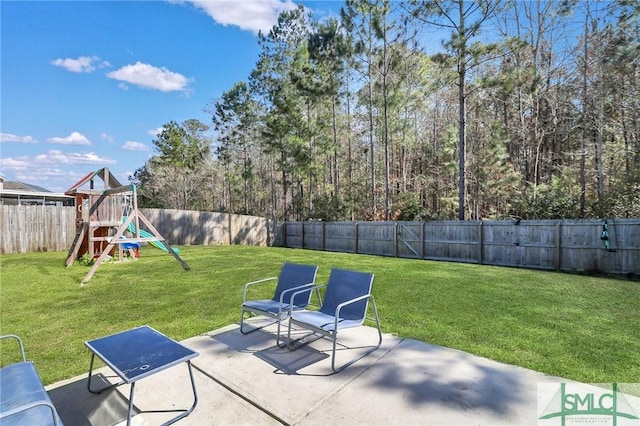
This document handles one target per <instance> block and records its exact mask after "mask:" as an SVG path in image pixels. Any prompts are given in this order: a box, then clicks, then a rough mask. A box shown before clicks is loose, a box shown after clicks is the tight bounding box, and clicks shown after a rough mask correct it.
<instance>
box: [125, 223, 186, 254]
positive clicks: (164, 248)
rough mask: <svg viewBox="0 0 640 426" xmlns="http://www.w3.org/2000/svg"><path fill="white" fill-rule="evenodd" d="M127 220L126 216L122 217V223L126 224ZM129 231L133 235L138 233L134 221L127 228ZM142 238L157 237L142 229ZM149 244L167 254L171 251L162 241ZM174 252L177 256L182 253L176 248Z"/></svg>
mask: <svg viewBox="0 0 640 426" xmlns="http://www.w3.org/2000/svg"><path fill="white" fill-rule="evenodd" d="M126 220H127V217H126V216H123V217H122V222H123V223H124V222H126ZM127 230H128V231H129V232H131V233H132V234H135V233H136V226H135V225H134V224H133V221H131V222H130V223H129V226H127ZM140 236H141V237H142V238H155V236H154V235H153V234H152V233H150V232H147V231H145V230H144V229H141V230H140ZM149 244H151V245H152V246H154V247H155V248H158V249H160V250H162V251H166V252H167V253H168V252H169V249H167V246H165V245H164V244H162V241H149ZM173 251H175V252H176V254H178V253H180V252H179V251H178V249H176V248H174V249H173Z"/></svg>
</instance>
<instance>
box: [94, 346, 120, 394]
mask: <svg viewBox="0 0 640 426" xmlns="http://www.w3.org/2000/svg"><path fill="white" fill-rule="evenodd" d="M95 357H96V354H95V353H93V352H91V363H90V364H89V378H88V379H87V390H88V391H89V392H91V393H93V394H95V395H100V394H101V393H102V392H104V391H105V390H107V389H111V388H113V387H116V386H120V385H121V384H123V383H125V382H124V381H122V382H120V383H116V384H113V385H109V386H107V387H104V388H102V389H100V390H93V389H91V378H92V376H93V374H92V373H93V360H94V359H95Z"/></svg>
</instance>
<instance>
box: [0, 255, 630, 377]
mask: <svg viewBox="0 0 640 426" xmlns="http://www.w3.org/2000/svg"><path fill="white" fill-rule="evenodd" d="M180 250H181V252H180V253H181V256H182V258H183V259H184V260H185V261H186V262H187V263H188V264H189V266H190V267H191V270H190V271H185V270H183V269H182V267H181V266H180V264H179V263H178V262H176V261H175V260H174V259H173V258H172V257H171V256H169V255H167V254H166V253H164V252H162V251H160V250H156V249H154V248H151V247H148V248H147V247H145V248H144V249H142V251H141V253H142V257H141V259H139V260H138V261H135V262H134V261H129V262H123V263H107V264H103V265H102V266H100V268H99V269H98V271H97V272H96V274H95V275H94V277H93V278H92V280H91V281H90V282H89V284H87V285H85V286H80V282H81V281H82V279H83V278H84V276H85V275H86V274H87V272H88V271H89V268H88V267H87V266H84V265H81V264H80V263H78V262H76V263H75V264H74V265H73V266H72V267H70V268H65V266H64V260H65V256H66V252H54V253H29V254H18V255H3V256H0V267H1V271H0V320H1V322H0V331H1V333H2V334H17V335H19V336H20V337H22V338H23V341H24V343H25V346H26V352H27V357H28V358H29V359H32V360H33V361H34V362H35V364H36V366H37V368H38V371H39V372H40V375H41V377H42V379H43V381H44V382H45V384H49V383H52V382H55V381H58V380H61V379H67V378H71V377H74V376H76V375H79V374H84V373H86V372H87V371H88V366H89V358H90V357H89V352H88V350H87V349H86V347H85V346H84V342H85V341H87V340H91V339H94V338H97V337H101V336H104V335H107V334H111V333H115V332H118V331H122V330H126V329H128V328H131V327H134V326H138V325H143V324H148V325H150V326H152V327H154V328H156V329H157V330H159V331H161V332H163V333H165V334H167V335H168V336H170V337H172V338H174V339H177V340H183V339H186V338H189V337H193V336H196V335H199V334H201V333H205V332H207V331H211V330H215V329H217V328H220V327H223V326H226V325H229V324H232V323H237V322H238V321H239V318H240V309H239V308H240V303H241V300H242V288H243V284H244V283H245V282H247V281H251V280H256V279H260V278H265V277H268V276H274V275H277V274H278V272H279V270H280V266H281V264H282V263H283V262H285V261H291V262H300V263H310V264H317V265H319V266H320V269H319V272H318V281H319V282H325V281H326V279H327V277H328V275H329V271H330V268H331V267H332V266H336V267H340V268H347V269H355V270H361V271H367V272H373V273H374V274H375V281H374V285H373V293H374V295H375V298H376V302H377V304H378V309H379V313H380V318H381V322H382V329H383V331H384V332H385V333H392V334H396V335H398V336H401V337H407V338H413V339H418V340H421V341H425V342H429V343H432V344H435V345H442V346H447V347H450V348H456V349H461V350H463V351H467V352H470V353H473V354H477V355H481V356H484V357H487V358H491V359H495V360H498V361H501V362H505V363H509V364H515V365H519V366H522V367H526V368H530V369H534V370H538V371H541V372H544V373H547V374H550V375H557V376H561V377H565V378H567V379H573V380H578V381H583V382H603V383H605V382H613V381H616V382H638V381H640V363H639V362H638V354H640V327H639V326H638V325H639V324H640V311H639V309H638V307H639V305H640V284H639V283H637V282H629V281H620V280H614V279H607V278H595V277H586V276H579V275H570V274H562V273H554V272H545V271H532V270H525V269H513V268H501V267H492V266H482V265H470V264H461V263H448V262H431V261H424V260H410V259H396V258H389V257H376V256H365V255H354V254H345V253H330V252H321V251H309V250H296V249H282V248H271V247H248V246H206V247H202V246H197V247H180ZM270 291H272V290H270ZM270 295H271V294H264V296H265V297H269V296H270ZM13 352H15V351H14V350H13V348H11V347H9V346H8V345H6V344H5V346H4V347H3V350H2V351H1V352H0V354H1V359H0V363H1V364H2V365H4V364H6V363H8V362H12V361H14V360H15V359H13V355H12V354H13Z"/></svg>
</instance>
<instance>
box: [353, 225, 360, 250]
mask: <svg viewBox="0 0 640 426" xmlns="http://www.w3.org/2000/svg"><path fill="white" fill-rule="evenodd" d="M355 227H356V232H355V235H356V238H355V239H356V246H355V247H354V248H353V252H354V253H355V254H358V246H359V245H360V242H359V241H358V240H359V236H358V222H356V223H355Z"/></svg>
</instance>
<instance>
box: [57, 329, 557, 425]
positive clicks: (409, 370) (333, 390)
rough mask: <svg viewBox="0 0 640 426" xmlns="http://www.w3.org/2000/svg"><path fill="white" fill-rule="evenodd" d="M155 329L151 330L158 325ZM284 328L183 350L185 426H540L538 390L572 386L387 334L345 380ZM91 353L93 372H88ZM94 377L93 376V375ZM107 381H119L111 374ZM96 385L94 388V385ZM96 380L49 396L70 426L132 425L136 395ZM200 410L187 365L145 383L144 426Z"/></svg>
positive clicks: (140, 401)
mask: <svg viewBox="0 0 640 426" xmlns="http://www.w3.org/2000/svg"><path fill="white" fill-rule="evenodd" d="M150 325H152V324H150ZM274 332H275V327H274V326H270V327H267V328H265V329H263V330H258V331H256V332H254V333H251V334H249V335H242V334H241V333H240V331H239V329H238V325H237V324H234V325H231V326H228V327H225V328H222V329H219V330H215V331H212V332H210V333H207V334H204V335H201V336H196V337H193V338H190V339H187V340H185V341H183V342H182V343H183V344H184V345H185V346H187V347H189V348H191V349H194V350H196V351H198V352H199V356H198V357H197V358H195V359H194V360H193V366H194V375H195V381H196V386H197V391H198V404H197V406H196V408H195V410H194V411H193V413H191V415H189V416H188V417H186V418H184V419H182V420H180V421H179V422H178V423H177V424H180V425H198V426H201V425H202V426H204V425H257V424H259V425H280V424H286V425H334V424H335V425H338V424H340V425H357V424H361V425H414V424H429V425H454V424H455V425H467V424H469V425H471V424H473V425H532V424H536V423H537V422H538V417H539V414H538V413H539V409H538V385H539V384H540V383H560V382H566V380H564V379H561V378H558V377H549V376H546V375H544V374H541V373H539V372H535V371H531V370H526V369H524V368H520V367H516V366H512V365H505V364H501V363H498V362H495V361H491V360H488V359H485V358H481V357H477V356H474V355H470V354H468V353H465V352H461V351H458V350H453V349H448V348H444V347H439V346H434V345H430V344H427V343H423V342H419V341H416V340H411V339H402V338H399V337H396V336H393V335H389V334H384V335H383V341H382V346H381V347H380V348H379V349H378V350H376V351H375V352H373V353H372V354H370V355H368V356H366V357H364V358H363V359H361V360H360V361H358V362H356V363H355V364H353V365H351V366H349V367H348V368H346V369H345V370H343V371H342V372H340V373H334V372H333V371H332V370H331V361H330V358H329V356H330V348H331V346H330V342H328V341H327V340H325V339H321V340H318V341H316V342H313V343H311V344H310V345H307V346H304V347H302V348H300V349H298V350H296V351H293V352H291V351H289V350H288V349H286V348H284V349H282V348H279V347H277V346H276V345H275V338H274V334H273V333H274ZM341 336H342V337H344V340H343V342H344V343H345V345H346V347H342V348H340V350H339V351H338V355H337V357H338V362H339V363H340V362H342V361H346V360H348V359H349V358H350V357H352V356H353V355H354V354H356V353H357V352H358V351H364V350H366V346H367V345H373V344H374V343H375V342H376V341H377V332H376V330H375V329H373V328H369V327H360V328H358V329H353V330H349V331H345V332H344V333H342V334H341ZM89 358H90V355H89V352H88V351H87V367H88V364H89ZM87 370H88V368H87ZM97 373H99V376H100V379H102V380H105V381H109V380H111V381H113V380H115V379H116V378H115V377H113V376H114V375H113V372H111V370H109V369H108V368H107V367H102V368H100V369H99V370H97ZM94 380H95V379H94ZM86 384H87V375H86V374H85V375H82V376H78V377H75V378H72V379H70V380H65V381H62V382H59V383H55V384H53V385H51V386H48V387H47V390H48V391H49V394H50V396H51V399H52V400H53V403H54V405H55V406H56V407H57V409H58V412H59V413H60V416H61V418H62V420H63V422H64V423H65V425H67V426H85V425H92V426H104V425H120V424H125V419H126V414H127V406H128V397H129V386H128V385H123V386H120V387H118V388H114V389H111V390H108V391H105V392H103V393H102V394H100V395H94V394H91V393H89V392H88V391H87V388H86ZM192 402H193V398H192V392H191V386H190V382H189V374H188V368H187V366H186V364H183V365H178V366H175V367H173V368H170V369H168V370H165V371H163V372H161V373H158V374H156V375H154V376H151V377H148V378H145V379H143V380H141V381H139V382H138V383H137V384H136V392H135V398H134V403H135V412H134V414H135V415H134V417H133V421H132V423H133V424H135V425H156V424H161V423H163V422H165V421H167V420H168V419H170V418H171V417H173V416H174V415H175V413H148V412H144V411H149V410H163V409H181V408H185V409H186V408H188V407H189V406H191V403H192Z"/></svg>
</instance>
